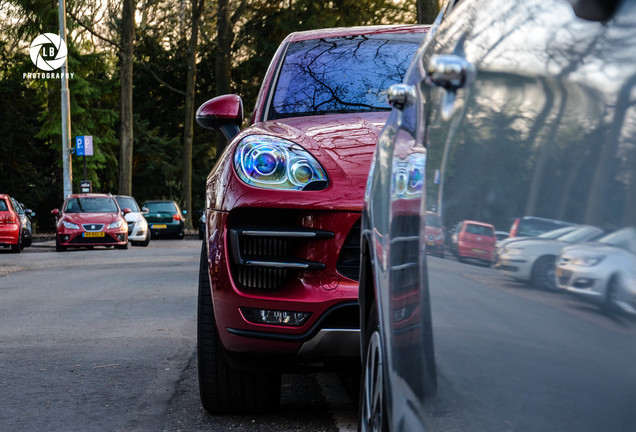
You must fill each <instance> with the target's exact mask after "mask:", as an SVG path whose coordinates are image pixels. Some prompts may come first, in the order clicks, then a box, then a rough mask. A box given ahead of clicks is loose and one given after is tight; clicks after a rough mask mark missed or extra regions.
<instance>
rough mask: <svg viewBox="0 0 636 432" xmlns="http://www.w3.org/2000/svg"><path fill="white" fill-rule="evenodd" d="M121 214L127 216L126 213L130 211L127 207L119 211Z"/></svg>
mask: <svg viewBox="0 0 636 432" xmlns="http://www.w3.org/2000/svg"><path fill="white" fill-rule="evenodd" d="M121 212H122V213H123V214H125V215H127V214H128V213H130V212H132V210H131V209H129V208H128V207H126V208H123V209H121Z"/></svg>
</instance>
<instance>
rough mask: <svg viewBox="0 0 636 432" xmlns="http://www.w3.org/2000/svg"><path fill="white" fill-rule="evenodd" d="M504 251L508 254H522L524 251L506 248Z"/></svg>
mask: <svg viewBox="0 0 636 432" xmlns="http://www.w3.org/2000/svg"><path fill="white" fill-rule="evenodd" d="M503 253H506V254H508V255H521V254H522V253H523V249H504V250H503Z"/></svg>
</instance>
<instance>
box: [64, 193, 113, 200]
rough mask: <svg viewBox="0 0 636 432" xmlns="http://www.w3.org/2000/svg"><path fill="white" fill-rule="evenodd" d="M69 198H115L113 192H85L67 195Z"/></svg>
mask: <svg viewBox="0 0 636 432" xmlns="http://www.w3.org/2000/svg"><path fill="white" fill-rule="evenodd" d="M66 198H67V199H69V198H113V196H112V195H111V194H101V193H84V194H71V195H69V196H67V197H66Z"/></svg>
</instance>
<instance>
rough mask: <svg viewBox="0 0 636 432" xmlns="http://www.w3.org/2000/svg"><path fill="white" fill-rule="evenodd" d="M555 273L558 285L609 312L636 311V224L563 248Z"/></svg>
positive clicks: (634, 312) (635, 312)
mask: <svg viewBox="0 0 636 432" xmlns="http://www.w3.org/2000/svg"><path fill="white" fill-rule="evenodd" d="M556 277H557V278H556V281H557V284H558V286H559V288H563V289H566V290H568V291H570V292H572V293H574V294H577V295H580V296H583V297H587V298H589V299H591V300H592V301H594V302H596V303H597V304H599V305H600V306H602V307H603V308H604V309H605V310H607V311H608V312H612V311H614V310H615V309H617V308H618V309H620V310H623V311H625V312H628V313H631V314H636V228H634V227H627V228H623V229H620V230H618V231H615V232H613V233H611V234H608V235H606V236H605V237H603V238H601V239H599V240H598V241H597V242H594V243H587V244H581V245H573V246H568V247H566V248H564V249H563V250H562V251H561V255H560V256H559V259H558V261H557V266H556Z"/></svg>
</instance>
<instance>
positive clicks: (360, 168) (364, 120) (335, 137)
mask: <svg viewBox="0 0 636 432" xmlns="http://www.w3.org/2000/svg"><path fill="white" fill-rule="evenodd" d="M387 118H388V112H380V113H358V114H338V115H324V116H311V117H294V118H289V119H281V120H272V121H267V122H262V123H256V124H254V125H253V126H251V127H250V128H248V129H246V130H245V131H243V132H242V133H241V137H243V136H246V135H254V134H264V135H271V136H276V137H280V138H284V139H287V140H289V141H292V142H294V143H296V144H298V145H300V146H302V147H303V148H304V149H305V150H307V151H309V152H310V153H311V154H312V155H313V156H314V157H315V158H316V159H317V160H318V161H319V162H320V164H321V165H322V166H323V167H324V168H325V169H326V170H327V175H328V176H329V179H330V183H333V184H334V185H337V187H339V188H341V187H346V188H351V189H352V190H354V191H355V193H356V194H357V195H358V196H359V200H360V203H362V199H363V196H364V189H365V187H366V180H367V176H368V174H369V168H370V166H371V158H372V157H373V152H374V150H375V145H376V143H377V141H378V136H379V135H380V131H381V129H382V127H383V126H384V124H385V123H386V120H387ZM236 142H238V140H237V141H236Z"/></svg>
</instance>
